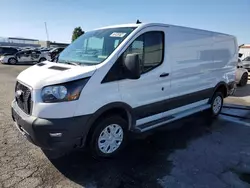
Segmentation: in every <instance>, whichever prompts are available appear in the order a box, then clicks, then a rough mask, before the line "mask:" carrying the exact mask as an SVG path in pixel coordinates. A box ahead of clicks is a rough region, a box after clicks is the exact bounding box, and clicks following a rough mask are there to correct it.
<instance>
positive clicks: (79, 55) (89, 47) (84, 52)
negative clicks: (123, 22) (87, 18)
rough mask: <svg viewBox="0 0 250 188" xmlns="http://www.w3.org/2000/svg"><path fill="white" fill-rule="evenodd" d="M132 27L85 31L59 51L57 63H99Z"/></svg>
mask: <svg viewBox="0 0 250 188" xmlns="http://www.w3.org/2000/svg"><path fill="white" fill-rule="evenodd" d="M134 29H135V28H134V27H122V28H108V29H100V30H94V31H90V32H86V33H85V34H83V35H82V36H80V37H79V38H78V39H77V40H75V41H74V42H73V43H72V44H71V45H69V46H68V47H67V48H66V49H65V50H63V51H62V52H61V53H60V55H59V57H58V63H71V64H72V63H73V64H79V65H81V64H84V65H96V64H99V63H101V62H103V61H104V60H105V59H107V58H108V57H109V55H110V54H111V53H112V52H113V51H114V50H115V49H116V48H117V46H118V45H119V44H120V43H121V42H122V41H123V40H124V39H125V38H126V37H127V36H128V35H129V34H130V33H131V32H132V31H133V30H134Z"/></svg>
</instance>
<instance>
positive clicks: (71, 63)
mask: <svg viewBox="0 0 250 188" xmlns="http://www.w3.org/2000/svg"><path fill="white" fill-rule="evenodd" d="M66 64H68V65H75V66H77V65H80V63H76V62H70V61H69V62H66Z"/></svg>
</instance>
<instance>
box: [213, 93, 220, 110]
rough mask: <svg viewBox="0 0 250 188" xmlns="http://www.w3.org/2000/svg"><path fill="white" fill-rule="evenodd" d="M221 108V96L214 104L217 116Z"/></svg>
mask: <svg viewBox="0 0 250 188" xmlns="http://www.w3.org/2000/svg"><path fill="white" fill-rule="evenodd" d="M221 106H222V98H221V97H220V96H217V97H216V98H215V99H214V103H213V112H214V113H215V114H218V113H219V111H220V109H221Z"/></svg>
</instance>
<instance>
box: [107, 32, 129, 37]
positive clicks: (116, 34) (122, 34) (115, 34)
mask: <svg viewBox="0 0 250 188" xmlns="http://www.w3.org/2000/svg"><path fill="white" fill-rule="evenodd" d="M126 34H127V33H118V32H114V33H112V34H111V35H110V36H111V37H124V36H125V35H126Z"/></svg>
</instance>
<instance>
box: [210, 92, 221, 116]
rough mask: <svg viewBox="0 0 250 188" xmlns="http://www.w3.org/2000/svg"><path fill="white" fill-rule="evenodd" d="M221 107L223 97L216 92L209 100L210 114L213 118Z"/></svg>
mask: <svg viewBox="0 0 250 188" xmlns="http://www.w3.org/2000/svg"><path fill="white" fill-rule="evenodd" d="M222 106H223V95H222V93H221V92H216V93H215V94H214V96H213V98H212V100H211V109H210V111H211V114H212V116H213V117H217V116H218V115H219V114H220V112H221V109H222Z"/></svg>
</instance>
